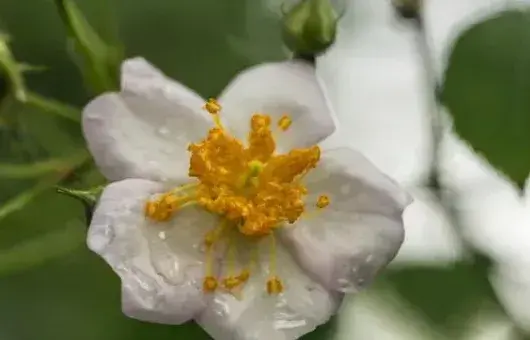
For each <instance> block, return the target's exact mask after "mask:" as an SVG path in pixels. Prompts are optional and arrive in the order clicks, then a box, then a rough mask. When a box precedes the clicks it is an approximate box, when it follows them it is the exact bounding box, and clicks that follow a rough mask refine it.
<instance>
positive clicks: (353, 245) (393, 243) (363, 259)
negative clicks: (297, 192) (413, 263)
mask: <svg viewBox="0 0 530 340" xmlns="http://www.w3.org/2000/svg"><path fill="white" fill-rule="evenodd" d="M306 184H307V187H308V190H309V196H308V202H316V200H317V197H318V196H319V195H321V194H326V195H328V196H329V197H330V200H331V203H330V205H329V206H328V207H326V208H324V209H323V210H321V211H319V212H317V213H316V215H315V216H307V217H306V218H303V219H301V220H300V221H299V222H297V223H296V225H295V226H294V227H293V228H285V229H282V231H283V233H282V237H283V241H284V242H286V244H287V246H288V249H291V250H292V251H293V253H294V255H295V258H296V259H297V260H298V261H299V263H300V265H301V266H302V267H303V268H305V269H306V270H308V271H309V272H310V273H312V274H313V275H314V276H315V278H317V279H318V280H319V281H320V282H321V283H323V284H324V285H325V286H326V287H328V288H329V289H333V290H338V291H342V292H355V291H358V290H359V289H361V288H363V287H364V286H365V285H367V284H368V283H370V281H372V279H373V278H374V276H375V275H376V274H377V273H378V271H379V270H380V269H382V268H383V267H384V266H386V265H387V264H388V263H389V262H390V261H391V260H392V259H393V258H394V256H395V255H396V253H397V252H398V250H399V248H400V246H401V244H402V242H403V238H404V229H403V221H402V213H403V209H404V208H405V207H406V206H407V205H408V204H409V203H410V196H409V195H408V194H406V193H405V192H403V191H402V190H401V189H400V188H399V187H398V186H397V185H396V184H395V183H394V182H393V181H392V180H391V179H389V178H388V177H386V176H385V175H383V174H382V173H381V172H379V171H378V170H377V168H375V167H374V166H373V165H372V164H371V163H370V162H369V161H368V160H367V159H365V158H364V157H363V156H361V155H360V154H359V153H357V152H355V151H353V150H351V149H346V148H345V149H336V150H332V151H329V152H327V153H324V154H323V156H322V159H321V163H320V165H319V166H318V167H317V168H316V169H315V170H313V171H312V172H310V173H309V175H308V176H307V182H306ZM315 254H318V256H315Z"/></svg>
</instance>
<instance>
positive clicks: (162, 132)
mask: <svg viewBox="0 0 530 340" xmlns="http://www.w3.org/2000/svg"><path fill="white" fill-rule="evenodd" d="M157 132H158V134H159V135H161V136H167V135H169V129H168V128H167V127H165V126H163V127H161V128H159V129H158V130H157Z"/></svg>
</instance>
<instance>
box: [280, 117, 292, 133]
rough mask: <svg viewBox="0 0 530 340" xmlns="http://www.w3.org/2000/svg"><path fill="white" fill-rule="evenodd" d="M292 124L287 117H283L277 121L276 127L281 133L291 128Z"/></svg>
mask: <svg viewBox="0 0 530 340" xmlns="http://www.w3.org/2000/svg"><path fill="white" fill-rule="evenodd" d="M292 122H293V121H292V120H291V118H290V117H289V116H287V115H284V116H282V118H280V120H278V127H279V128H280V130H282V131H287V130H288V129H289V128H290V127H291V124H292Z"/></svg>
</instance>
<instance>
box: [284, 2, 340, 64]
mask: <svg viewBox="0 0 530 340" xmlns="http://www.w3.org/2000/svg"><path fill="white" fill-rule="evenodd" d="M338 20H339V16H338V15H337V13H336V11H335V9H334V8H333V5H332V4H331V2H330V0H301V1H300V2H299V3H297V4H296V5H295V6H293V7H292V8H291V9H290V10H289V11H288V12H287V13H284V17H283V20H282V24H283V27H282V33H283V40H284V43H285V44H286V46H287V47H288V48H289V49H290V50H291V51H292V52H293V53H294V54H295V55H298V56H304V57H313V56H316V55H319V54H322V53H324V52H325V51H326V50H327V49H328V48H329V47H330V46H331V45H332V44H333V43H334V42H335V36H336V33H337V24H338Z"/></svg>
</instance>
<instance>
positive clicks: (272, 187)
mask: <svg viewBox="0 0 530 340" xmlns="http://www.w3.org/2000/svg"><path fill="white" fill-rule="evenodd" d="M203 108H204V109H205V110H206V111H208V112H209V113H210V115H211V116H212V117H213V120H214V122H215V126H214V127H213V128H211V129H210V130H209V131H208V133H207V136H206V137H205V138H204V139H202V140H200V141H197V142H196V143H193V144H190V145H189V147H188V151H189V153H190V164H189V173H188V175H189V176H190V177H192V178H193V179H194V180H195V183H191V184H187V185H183V186H180V187H177V188H175V189H173V190H171V191H169V192H167V193H165V194H162V195H161V196H159V197H157V198H155V199H151V200H149V201H147V202H146V204H145V215H146V217H148V218H151V219H153V220H155V221H159V222H164V221H168V220H169V219H171V217H173V216H174V215H175V213H176V212H178V210H180V209H183V208H184V207H186V206H187V205H190V204H196V205H197V206H198V207H200V208H202V209H204V210H206V211H208V212H210V213H212V214H214V215H216V216H218V217H219V218H220V220H221V223H220V224H219V225H218V226H217V227H215V228H214V229H213V230H210V231H209V232H208V233H206V235H205V236H204V244H205V250H206V254H205V255H206V260H205V266H206V268H205V278H204V282H203V289H204V291H205V292H213V291H215V290H216V289H217V288H218V287H219V286H221V287H222V288H223V289H226V290H228V291H230V292H231V293H232V294H239V293H240V292H241V290H239V288H240V287H241V286H242V285H244V284H245V283H246V282H247V281H248V280H249V277H250V269H252V270H259V268H260V267H259V266H258V265H256V264H257V263H258V260H257V255H258V253H257V249H258V245H257V243H259V242H260V241H261V240H262V239H264V238H265V237H269V238H270V241H271V248H270V259H269V278H268V280H267V282H266V289H267V292H268V293H269V294H279V293H281V292H282V291H283V289H284V287H283V283H282V281H281V280H280V278H279V277H278V276H277V265H278V264H277V258H276V257H277V254H276V239H275V235H274V234H275V232H276V229H279V228H283V227H286V226H287V225H288V224H293V223H295V222H296V221H298V220H299V219H300V218H301V217H302V216H303V215H304V216H305V210H306V206H305V202H304V201H305V199H306V196H307V194H308V190H307V188H306V187H305V185H304V184H303V181H302V180H303V179H304V176H306V175H307V173H308V172H309V171H311V169H313V168H315V167H316V166H317V164H318V162H319V161H320V148H319V147H318V146H313V147H309V148H303V149H293V150H291V151H289V152H287V153H285V154H276V153H275V152H276V142H275V140H274V136H273V133H272V131H271V117H270V116H269V115H266V114H254V115H252V118H251V121H250V132H249V134H248V136H247V143H246V145H245V143H244V141H241V140H239V139H237V138H235V137H234V136H232V135H230V133H229V132H228V130H226V129H224V128H223V126H222V124H221V120H220V117H219V116H220V112H221V110H222V107H221V105H220V104H219V103H218V102H217V101H216V100H215V99H213V98H211V99H209V100H208V101H207V102H206V103H205V105H204V107H203ZM277 124H278V127H279V129H281V130H282V131H287V130H288V129H289V128H290V126H291V124H292V120H291V118H290V117H289V116H287V115H284V116H283V117H281V118H280V119H279V120H278V122H277ZM313 204H316V207H318V208H319V209H322V208H324V207H326V206H328V205H329V204H330V200H329V197H328V196H326V195H321V196H320V197H319V199H318V201H317V202H316V203H313ZM182 227H185V226H182ZM236 238H237V240H236ZM236 241H237V243H236ZM220 242H222V243H223V244H224V245H226V246H227V247H228V248H227V257H228V258H227V261H225V263H226V265H225V266H226V268H222V269H221V270H223V271H224V272H226V276H224V277H219V278H218V277H217V273H216V271H215V269H214V263H215V259H216V252H218V251H220V249H222V248H220V247H218V245H219V243H220ZM236 245H237V246H238V247H241V246H248V247H252V248H253V249H252V253H251V259H248V260H247V261H248V262H249V263H245V264H244V265H243V268H245V269H243V270H241V271H240V272H239V274H238V273H237V270H238V269H239V267H238V266H239V261H238V260H239V257H240V253H238V251H237V250H242V249H240V248H237V249H236ZM234 290H238V292H234ZM234 296H235V295H234Z"/></svg>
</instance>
